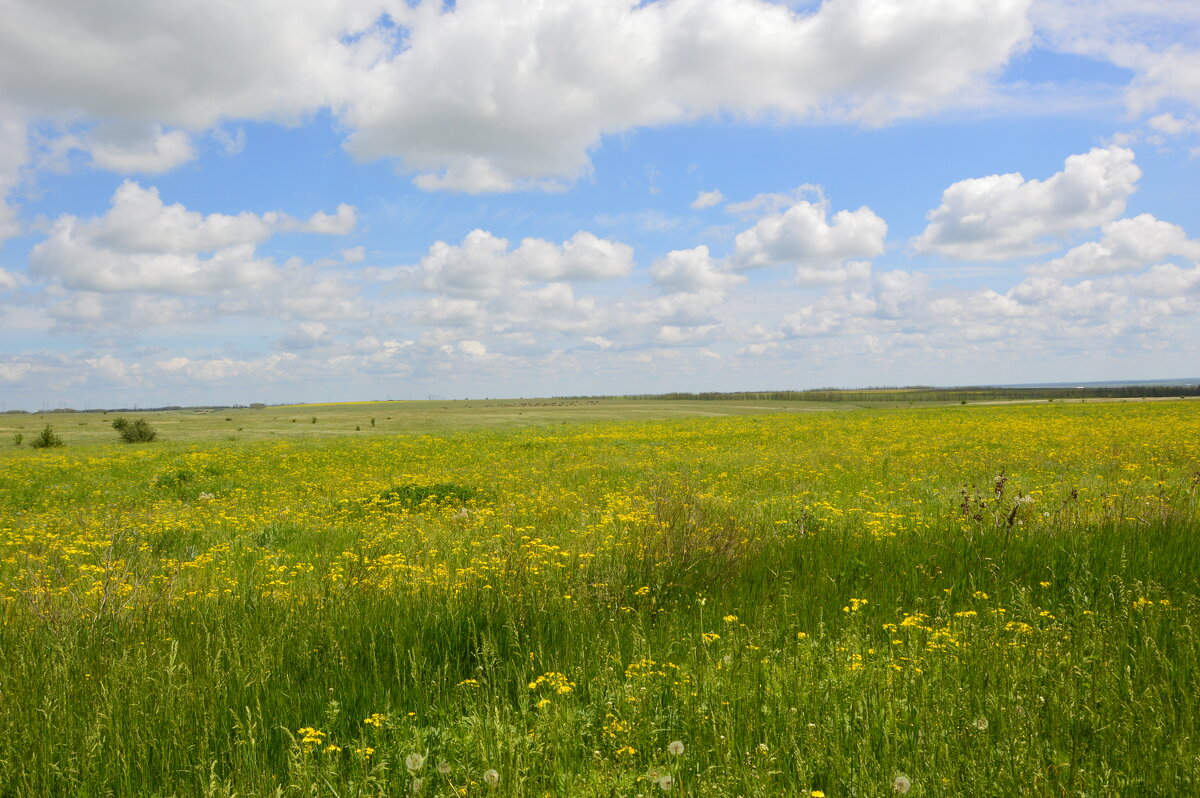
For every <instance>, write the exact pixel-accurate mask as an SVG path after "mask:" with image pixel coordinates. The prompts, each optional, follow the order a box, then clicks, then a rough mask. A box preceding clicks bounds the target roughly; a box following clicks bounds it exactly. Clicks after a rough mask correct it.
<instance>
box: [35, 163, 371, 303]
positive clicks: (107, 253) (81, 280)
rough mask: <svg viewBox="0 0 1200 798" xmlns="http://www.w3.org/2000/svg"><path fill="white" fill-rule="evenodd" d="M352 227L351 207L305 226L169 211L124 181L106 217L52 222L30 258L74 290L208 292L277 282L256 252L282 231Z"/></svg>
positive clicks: (153, 195) (274, 270)
mask: <svg viewBox="0 0 1200 798" xmlns="http://www.w3.org/2000/svg"><path fill="white" fill-rule="evenodd" d="M353 225H354V209H353V208H351V207H350V206H348V205H342V206H339V207H338V210H337V213H336V214H333V215H329V214H325V213H321V212H318V213H317V214H316V215H314V216H313V217H312V218H311V219H310V220H308V221H307V222H302V221H299V220H297V219H293V218H292V217H290V216H288V215H287V214H281V213H274V212H270V213H266V214H262V215H259V214H254V213H250V212H248V211H246V212H242V213H239V214H237V215H227V214H223V213H212V214H208V215H204V214H201V213H199V212H197V211H191V210H188V209H187V208H185V207H184V206H183V205H181V204H178V203H176V204H173V205H166V204H164V203H163V201H162V198H161V197H160V196H159V193H158V190H157V189H156V188H153V187H151V188H143V187H142V186H141V185H139V184H138V183H136V182H133V181H128V180H127V181H125V182H124V183H122V184H121V186H120V187H119V188H118V189H117V190H116V192H115V193H114V194H113V198H112V203H111V207H110V208H109V210H108V211H107V212H106V213H105V214H104V215H103V216H100V217H97V218H94V219H87V220H81V219H79V218H77V217H75V216H72V215H69V214H68V215H64V216H61V217H59V218H58V219H57V220H55V222H54V225H53V228H52V230H51V233H50V235H49V237H48V238H47V239H46V240H44V241H42V242H41V243H39V244H37V245H36V246H35V247H34V248H33V250H32V251H31V252H30V267H31V269H32V271H33V273H35V274H37V275H40V276H42V277H52V278H56V279H57V280H59V281H60V282H61V283H62V284H63V285H64V286H66V287H68V288H74V289H82V290H91V291H144V292H158V293H174V294H202V293H210V292H217V291H223V290H227V289H232V288H245V287H249V286H262V285H268V284H273V283H278V282H279V281H280V279H281V277H282V275H281V272H280V270H279V268H278V267H277V266H276V265H275V264H274V263H273V262H272V261H270V260H269V259H265V258H262V257H259V256H258V255H257V254H256V245H258V244H260V243H261V242H263V241H265V240H267V239H268V238H270V237H271V236H272V235H273V234H274V233H276V232H278V231H292V230H296V231H306V232H317V233H343V232H349V230H351V229H353Z"/></svg>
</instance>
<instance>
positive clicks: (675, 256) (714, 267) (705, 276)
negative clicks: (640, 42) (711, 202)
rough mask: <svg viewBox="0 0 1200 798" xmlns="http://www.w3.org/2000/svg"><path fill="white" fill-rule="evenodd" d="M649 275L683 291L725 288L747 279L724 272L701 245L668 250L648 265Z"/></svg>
mask: <svg viewBox="0 0 1200 798" xmlns="http://www.w3.org/2000/svg"><path fill="white" fill-rule="evenodd" d="M650 276H651V277H652V278H654V282H655V283H656V284H657V285H658V286H659V287H660V288H664V289H666V290H668V291H685V292H695V291H725V290H727V289H729V288H732V287H733V286H735V285H737V284H739V283H742V282H745V280H746V278H745V277H744V276H743V275H740V274H731V273H729V272H728V271H725V270H724V269H723V268H722V264H721V263H720V261H717V260H715V259H714V258H713V257H712V256H711V255H710V254H709V252H708V247H707V246H704V245H701V246H698V247H696V248H695V249H682V250H675V251H673V252H668V253H667V254H666V255H665V256H663V257H661V258H659V259H658V260H656V261H655V262H654V263H653V264H652V265H651V266H650Z"/></svg>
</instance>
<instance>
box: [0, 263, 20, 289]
mask: <svg viewBox="0 0 1200 798" xmlns="http://www.w3.org/2000/svg"><path fill="white" fill-rule="evenodd" d="M19 286H20V283H19V282H18V281H17V276H16V275H15V274H13V273H12V272H10V271H8V270H7V269H5V268H3V267H0V291H15V290H17V288H18V287H19Z"/></svg>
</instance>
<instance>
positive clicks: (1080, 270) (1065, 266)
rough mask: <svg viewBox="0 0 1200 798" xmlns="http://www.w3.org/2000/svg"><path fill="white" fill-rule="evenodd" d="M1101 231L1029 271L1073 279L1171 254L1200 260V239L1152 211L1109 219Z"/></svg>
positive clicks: (1139, 265) (1138, 265) (1128, 267)
mask: <svg viewBox="0 0 1200 798" xmlns="http://www.w3.org/2000/svg"><path fill="white" fill-rule="evenodd" d="M1101 232H1102V234H1101V237H1100V240H1099V241H1089V242H1088V243H1086V244H1080V245H1079V246H1077V247H1075V248H1074V249H1071V250H1069V251H1068V252H1067V253H1066V254H1065V255H1063V256H1062V257H1061V258H1055V259H1054V260H1052V261H1050V262H1048V263H1045V264H1040V265H1037V266H1033V267H1031V268H1030V269H1029V271H1030V272H1031V273H1033V274H1044V275H1050V276H1053V277H1059V278H1070V277H1082V276H1085V275H1098V274H1112V273H1115V272H1123V271H1129V270H1131V269H1138V268H1142V267H1144V266H1147V265H1150V264H1153V263H1157V262H1159V261H1162V260H1164V259H1166V258H1170V257H1182V258H1187V259H1190V260H1193V261H1196V260H1200V241H1192V240H1190V239H1189V238H1188V236H1187V233H1186V232H1184V230H1183V228H1182V227H1179V226H1178V225H1174V224H1170V223H1169V222H1164V221H1161V220H1159V219H1155V218H1154V217H1153V216H1151V215H1150V214H1148V213H1143V214H1140V215H1138V216H1135V217H1133V218H1132V219H1119V220H1117V221H1115V222H1109V223H1108V224H1106V225H1104V227H1103V228H1102V231H1101Z"/></svg>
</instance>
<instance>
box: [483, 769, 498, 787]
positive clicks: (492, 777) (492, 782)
mask: <svg viewBox="0 0 1200 798" xmlns="http://www.w3.org/2000/svg"><path fill="white" fill-rule="evenodd" d="M483 780H484V782H485V783H486V784H487V786H489V787H495V786H496V785H497V784H499V783H500V773H499V771H496V770H488V771H485V772H484V774H483Z"/></svg>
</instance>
